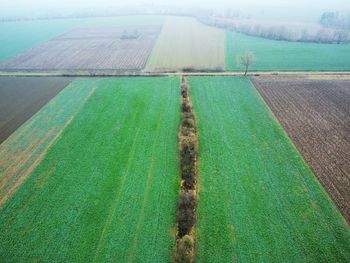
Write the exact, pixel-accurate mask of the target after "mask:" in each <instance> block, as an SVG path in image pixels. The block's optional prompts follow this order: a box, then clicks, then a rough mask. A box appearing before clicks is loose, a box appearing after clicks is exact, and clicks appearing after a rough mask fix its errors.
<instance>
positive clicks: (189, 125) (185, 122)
mask: <svg viewBox="0 0 350 263" xmlns="http://www.w3.org/2000/svg"><path fill="white" fill-rule="evenodd" d="M181 125H182V126H184V127H187V128H195V123H194V120H193V119H190V118H183V119H182V123H181Z"/></svg>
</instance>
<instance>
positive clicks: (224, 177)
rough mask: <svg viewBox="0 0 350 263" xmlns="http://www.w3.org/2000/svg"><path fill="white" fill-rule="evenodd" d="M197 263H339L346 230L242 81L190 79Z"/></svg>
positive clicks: (345, 250)
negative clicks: (196, 187)
mask: <svg viewBox="0 0 350 263" xmlns="http://www.w3.org/2000/svg"><path fill="white" fill-rule="evenodd" d="M190 83H191V94H192V101H193V103H194V111H195V113H196V115H197V121H198V128H199V189H200V192H199V207H198V222H197V227H196V235H197V245H196V249H197V262H237V261H238V262H346V261H348V260H349V258H350V239H349V237H350V232H349V228H348V226H347V225H346V223H345V221H344V220H343V218H342V217H341V215H340V213H339V211H338V210H337V209H336V208H335V206H334V204H333V203H331V201H330V199H329V197H328V196H327V195H326V194H325V192H324V190H323V188H322V187H321V186H320V184H319V183H318V181H317V180H316V179H315V177H314V175H313V174H312V172H311V171H310V169H309V168H308V166H307V165H306V164H305V162H304V161H303V159H302V158H301V156H300V155H299V154H298V152H297V151H296V149H295V148H294V146H293V145H292V143H291V141H290V140H289V139H288V138H287V136H286V134H285V132H284V130H283V129H282V127H281V126H280V125H279V124H278V123H277V121H276V120H275V118H274V117H273V115H272V113H271V112H270V111H269V109H268V108H267V106H266V105H265V104H264V102H263V101H262V99H261V98H260V96H259V95H258V93H257V92H256V90H255V89H254V88H253V87H252V85H251V84H250V82H249V80H248V79H244V78H230V77H194V78H191V79H190Z"/></svg>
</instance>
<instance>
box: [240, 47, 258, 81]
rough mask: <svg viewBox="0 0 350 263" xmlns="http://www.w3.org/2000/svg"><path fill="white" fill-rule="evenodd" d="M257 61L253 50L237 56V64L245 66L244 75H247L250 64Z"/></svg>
mask: <svg viewBox="0 0 350 263" xmlns="http://www.w3.org/2000/svg"><path fill="white" fill-rule="evenodd" d="M254 62H255V55H254V53H253V52H251V51H246V52H245V53H244V54H243V55H240V56H238V57H237V66H239V67H244V70H245V71H244V76H247V72H248V69H249V66H251V65H252V64H253V63H254Z"/></svg>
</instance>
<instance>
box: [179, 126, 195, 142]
mask: <svg viewBox="0 0 350 263" xmlns="http://www.w3.org/2000/svg"><path fill="white" fill-rule="evenodd" d="M180 132H181V134H180V136H181V137H194V136H195V135H196V129H195V128H189V127H185V126H181V130H180ZM180 140H181V138H180Z"/></svg>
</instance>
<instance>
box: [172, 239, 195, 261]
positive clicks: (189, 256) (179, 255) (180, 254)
mask: <svg viewBox="0 0 350 263" xmlns="http://www.w3.org/2000/svg"><path fill="white" fill-rule="evenodd" d="M193 247H194V242H193V239H192V237H190V236H188V235H185V236H184V237H183V238H181V239H180V240H179V241H178V243H177V246H176V250H175V255H174V262H175V263H192V262H193V261H194V254H193Z"/></svg>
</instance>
